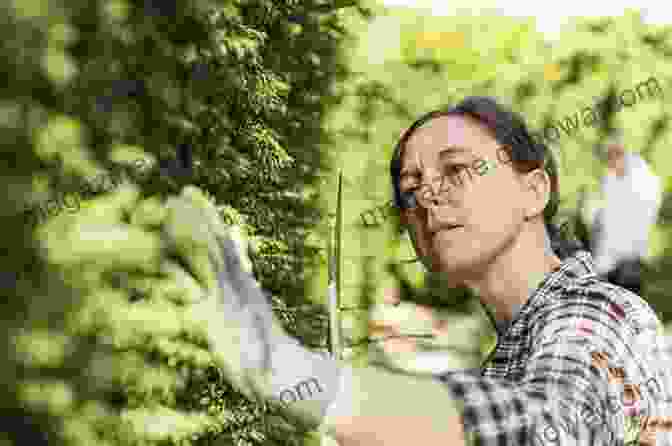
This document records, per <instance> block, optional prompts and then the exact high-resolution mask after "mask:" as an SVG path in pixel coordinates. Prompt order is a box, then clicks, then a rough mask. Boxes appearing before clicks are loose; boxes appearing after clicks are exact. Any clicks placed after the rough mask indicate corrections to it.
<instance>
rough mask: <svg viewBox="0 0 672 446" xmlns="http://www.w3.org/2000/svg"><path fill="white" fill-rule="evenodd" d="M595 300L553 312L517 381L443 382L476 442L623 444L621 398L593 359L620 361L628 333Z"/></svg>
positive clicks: (467, 376)
mask: <svg viewBox="0 0 672 446" xmlns="http://www.w3.org/2000/svg"><path fill="white" fill-rule="evenodd" d="M596 300H599V299H595V298H593V297H592V296H591V297H590V298H580V299H579V298H572V299H567V300H563V301H561V302H560V303H558V304H554V308H553V309H552V310H550V311H546V314H545V315H544V316H543V317H542V318H540V322H538V323H537V324H536V325H537V329H536V330H533V331H534V332H535V333H534V335H533V336H532V343H531V344H532V345H530V354H529V361H528V362H527V364H526V365H525V366H524V370H523V379H522V380H521V381H519V382H517V383H512V382H510V381H502V380H498V379H493V378H489V377H483V376H481V375H480V374H478V373H473V372H472V373H464V372H452V373H448V374H445V375H442V376H441V377H439V379H440V380H441V381H442V382H443V383H444V384H445V385H447V387H448V389H449V391H450V392H451V393H452V394H453V396H454V397H455V398H457V399H459V400H461V401H463V404H464V406H463V423H464V429H465V433H467V436H468V437H469V436H470V437H471V438H473V440H474V441H475V444H478V445H498V446H503V445H534V446H536V445H540V446H541V445H562V446H564V445H586V446H588V445H590V446H592V445H602V444H604V445H607V444H608V445H615V444H623V438H622V437H623V432H624V426H623V419H624V417H623V411H622V410H621V409H620V408H619V403H620V401H621V399H620V396H619V395H617V393H618V392H617V391H615V389H614V386H611V385H609V381H608V379H607V378H608V376H607V371H606V369H604V368H602V367H597V366H596V365H594V361H595V360H594V359H593V356H591V353H593V352H595V351H598V352H603V353H604V354H605V355H606V356H607V357H610V358H611V359H610V363H613V362H614V359H616V360H617V358H619V357H621V355H619V352H622V351H623V348H624V342H623V334H622V330H623V329H622V328H619V324H618V323H617V321H616V319H615V318H614V317H613V316H612V315H610V314H609V313H608V312H607V311H604V310H603V309H602V307H603V305H600V303H598V302H596ZM605 305H608V303H606V302H605ZM593 355H594V353H593Z"/></svg>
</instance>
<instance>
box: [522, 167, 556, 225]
mask: <svg viewBox="0 0 672 446" xmlns="http://www.w3.org/2000/svg"><path fill="white" fill-rule="evenodd" d="M526 183H527V184H526V185H527V190H528V192H529V195H528V196H529V202H528V206H527V210H526V212H525V218H526V219H528V220H529V219H531V218H534V217H536V216H537V215H540V214H543V212H544V209H545V208H546V205H547V204H548V202H549V200H550V199H551V179H550V177H549V176H548V172H546V170H545V169H543V168H539V169H534V170H533V171H531V172H529V173H527V178H526Z"/></svg>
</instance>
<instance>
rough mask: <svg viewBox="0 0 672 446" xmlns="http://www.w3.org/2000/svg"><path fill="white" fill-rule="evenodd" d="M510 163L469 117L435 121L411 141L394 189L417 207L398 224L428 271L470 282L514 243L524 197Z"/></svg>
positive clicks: (520, 226) (497, 146) (426, 125)
mask: <svg viewBox="0 0 672 446" xmlns="http://www.w3.org/2000/svg"><path fill="white" fill-rule="evenodd" d="M508 161H509V158H508V154H507V152H506V151H505V149H504V148H502V147H501V146H500V144H499V143H498V142H497V140H495V139H494V138H493V137H492V136H491V135H490V133H489V131H488V129H487V128H486V127H484V126H483V125H482V124H480V123H479V122H478V121H477V120H475V119H473V118H471V117H468V116H452V115H451V116H442V117H438V118H435V119H433V120H431V121H429V122H428V123H426V124H425V125H423V126H422V127H421V128H419V129H417V130H416V131H415V132H414V133H413V134H412V135H411V137H410V138H409V139H408V141H407V144H406V146H405V149H404V151H403V153H402V158H401V176H400V184H399V186H400V190H401V192H402V193H404V192H409V193H414V194H415V197H417V198H418V201H417V202H416V206H415V208H414V209H407V210H403V211H402V222H404V223H405V224H407V225H408V227H409V231H410V232H411V237H412V238H413V243H414V247H415V250H416V253H417V255H418V256H419V257H420V258H421V259H422V261H423V263H424V264H425V266H426V267H428V268H430V269H431V270H432V271H435V272H439V271H442V272H445V273H452V274H454V277H459V276H461V275H462V274H466V277H468V276H469V275H471V274H473V273H476V274H478V273H479V272H481V271H483V270H484V268H487V267H488V265H489V264H490V263H491V262H493V261H494V259H495V258H497V257H498V256H499V255H500V254H501V253H503V252H504V251H506V250H507V249H509V248H510V247H511V246H513V244H515V243H516V240H517V237H518V236H519V233H520V232H521V229H522V228H523V224H524V220H525V218H524V217H525V209H524V204H525V197H526V195H525V194H526V192H525V187H524V185H523V182H522V181H521V179H520V178H521V177H520V175H519V174H518V173H517V172H515V171H514V170H513V168H512V166H511V165H510V163H509V162H508Z"/></svg>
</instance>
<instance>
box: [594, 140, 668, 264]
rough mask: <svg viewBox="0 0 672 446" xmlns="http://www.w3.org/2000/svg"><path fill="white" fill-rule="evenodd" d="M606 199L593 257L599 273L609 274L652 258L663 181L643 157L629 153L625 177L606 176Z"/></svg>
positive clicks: (626, 157) (626, 156) (604, 181)
mask: <svg viewBox="0 0 672 446" xmlns="http://www.w3.org/2000/svg"><path fill="white" fill-rule="evenodd" d="M602 196H603V197H604V203H605V205H604V208H603V209H602V210H601V212H600V214H601V215H600V217H601V218H600V219H599V222H598V224H599V226H600V228H599V231H597V234H596V239H595V241H594V253H593V254H594V255H593V257H594V260H595V266H596V269H597V272H598V273H600V274H605V273H607V272H608V271H610V270H612V269H613V268H614V267H615V266H616V265H617V264H618V263H619V262H620V261H622V260H627V259H633V258H638V257H640V258H646V257H647V256H648V247H649V232H650V231H651V227H652V226H653V225H654V224H655V222H656V218H657V215H658V211H659V210H660V206H661V201H662V185H661V180H660V178H659V177H658V176H657V175H655V174H654V173H653V172H652V171H651V169H650V168H649V166H648V164H647V163H646V161H644V160H643V159H642V157H641V156H639V155H638V154H636V153H630V152H626V154H625V175H624V176H623V177H622V178H621V177H618V176H617V175H616V174H614V173H611V172H610V173H608V174H607V175H605V177H604V178H603V180H602Z"/></svg>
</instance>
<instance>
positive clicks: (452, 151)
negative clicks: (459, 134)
mask: <svg viewBox="0 0 672 446" xmlns="http://www.w3.org/2000/svg"><path fill="white" fill-rule="evenodd" d="M464 154H467V155H473V154H474V153H473V152H472V151H471V150H469V149H468V148H466V147H461V146H457V145H451V146H446V147H444V148H442V149H441V150H440V151H439V157H444V156H452V155H464Z"/></svg>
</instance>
